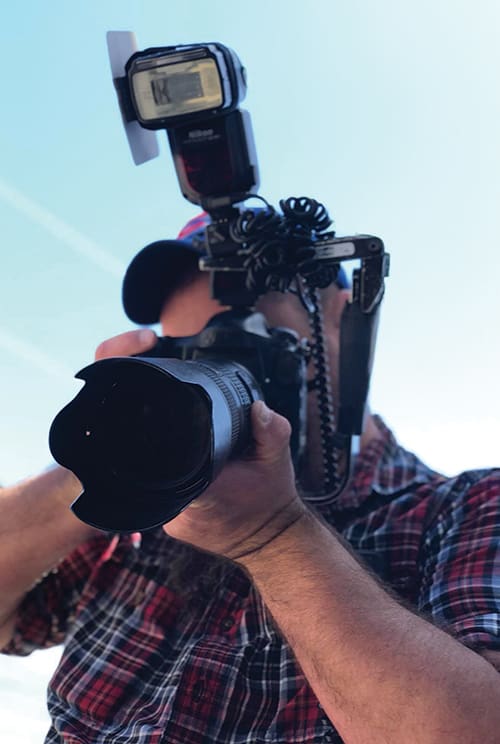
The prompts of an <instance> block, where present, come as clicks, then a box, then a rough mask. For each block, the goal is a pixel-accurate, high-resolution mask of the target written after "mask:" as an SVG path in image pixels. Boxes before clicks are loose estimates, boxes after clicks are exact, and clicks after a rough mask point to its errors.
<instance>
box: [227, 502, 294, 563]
mask: <svg viewBox="0 0 500 744" xmlns="http://www.w3.org/2000/svg"><path fill="white" fill-rule="evenodd" d="M308 515H309V511H308V509H307V507H306V505H305V504H304V502H303V501H301V499H300V498H299V497H298V496H297V497H296V498H294V499H293V501H291V502H290V503H289V504H287V505H286V506H284V507H283V508H282V509H280V510H279V511H278V512H276V514H274V515H273V516H272V517H271V518H270V519H269V520H268V521H267V522H265V523H264V524H263V525H262V527H260V528H259V530H257V531H256V532H255V533H254V534H253V535H251V536H250V537H249V538H248V539H247V540H245V543H244V544H243V545H239V546H236V547H235V549H234V551H231V553H232V554H230V555H228V556H227V557H228V558H230V559H231V560H233V561H236V562H237V563H239V564H240V565H242V566H243V567H244V568H246V569H247V570H249V571H251V567H252V566H253V565H255V564H256V563H260V562H261V561H262V560H268V558H269V557H270V556H272V555H273V554H275V553H277V552H279V551H280V550H281V549H282V546H284V545H285V544H286V543H287V542H288V537H289V533H290V531H291V530H292V529H293V528H294V527H295V526H296V525H297V524H298V523H299V522H300V521H301V520H303V519H304V518H305V517H307V516H308Z"/></svg>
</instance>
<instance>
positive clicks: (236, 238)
mask: <svg viewBox="0 0 500 744" xmlns="http://www.w3.org/2000/svg"><path fill="white" fill-rule="evenodd" d="M107 44H108V52H109V58H110V63H111V70H112V75H113V82H114V85H115V89H116V92H117V95H118V101H119V105H120V110H121V113H122V119H123V123H124V127H125V132H126V135H127V138H128V142H129V145H130V149H131V152H132V157H133V159H134V162H135V163H136V165H139V164H141V163H144V162H146V161H148V160H150V159H152V158H154V157H156V156H157V155H158V154H159V149H158V145H157V140H156V130H158V129H164V130H166V132H167V136H168V140H169V145H170V149H171V152H172V156H173V161H174V165H175V169H176V173H177V178H178V181H179V185H180V188H181V191H182V193H183V195H184V197H185V198H186V199H188V200H189V201H190V202H191V203H193V204H197V205H199V206H201V207H202V208H203V209H204V210H205V211H206V212H208V214H209V215H210V219H211V222H210V224H209V225H208V226H207V228H206V229H205V235H204V252H205V254H206V255H205V256H204V257H202V258H201V259H200V263H199V266H200V269H201V270H203V271H208V272H209V273H210V283H211V292H212V296H213V298H214V299H216V300H218V301H219V302H220V304H221V305H228V306H230V307H231V308H232V309H234V311H235V313H238V314H241V313H242V312H245V311H247V312H248V313H249V314H251V312H252V310H253V308H254V305H255V302H256V300H257V298H258V297H259V296H260V295H262V294H265V293H266V292H268V291H271V290H275V291H276V290H277V291H280V292H294V293H295V294H297V295H298V297H299V298H300V300H301V302H302V304H303V306H304V307H305V309H306V310H307V313H308V317H309V322H310V326H311V336H312V342H311V344H310V352H309V353H310V356H311V358H312V360H313V362H314V365H315V378H314V380H313V382H312V383H309V385H308V388H309V390H311V389H314V390H315V392H316V395H317V397H318V405H319V411H320V427H321V440H322V451H323V463H324V473H323V488H322V489H321V490H320V491H318V492H317V493H315V494H308V498H309V500H311V501H313V502H318V503H331V502H332V501H334V500H335V498H336V497H337V495H338V494H339V493H340V491H341V490H342V488H343V487H344V485H345V483H346V480H347V478H348V475H349V463H350V453H351V448H352V438H353V436H358V435H360V434H361V433H362V429H363V418H364V411H365V406H366V400H367V396H368V388H369V381H370V374H371V367H372V361H373V352H374V346H375V339H376V332H377V324H378V315H379V309H380V304H381V301H382V298H383V294H384V279H385V277H386V276H388V273H389V255H388V254H387V253H386V252H385V249H384V244H383V242H382V240H381V239H380V238H378V237H376V236H373V235H351V236H344V237H336V235H335V232H334V231H333V230H331V229H330V230H329V229H328V228H330V227H331V224H332V223H331V220H330V218H329V216H328V213H327V211H326V209H325V207H324V206H323V205H322V204H320V203H319V202H317V201H315V200H314V199H309V198H306V197H299V198H295V197H292V198H289V199H286V200H281V201H280V209H281V211H280V212H278V211H277V210H275V209H274V208H273V207H272V206H271V205H269V204H268V203H267V201H266V200H265V199H263V198H262V197H261V196H259V195H258V194H257V190H258V186H259V173H258V166H257V158H256V154H255V146H254V141H253V135H252V128H251V122H250V117H249V114H248V112H247V111H243V110H241V109H240V108H239V103H240V102H241V101H242V100H243V98H244V96H245V93H246V72H245V69H244V67H243V66H242V64H241V62H240V60H239V59H238V57H237V55H236V54H235V53H234V51H232V50H231V49H229V48H228V47H226V46H224V45H222V44H219V43H207V44H188V45H179V46H166V47H153V48H149V49H145V50H144V51H138V50H137V45H136V40H135V36H134V34H133V33H131V32H127V31H110V32H108V34H107ZM250 197H253V198H257V199H260V200H261V201H262V202H263V203H264V205H265V206H264V208H260V209H259V210H257V211H255V210H252V209H249V208H247V207H245V206H244V202H245V201H246V200H248V199H249V198H250ZM353 260H356V261H357V262H358V265H359V268H356V269H355V270H354V272H353V277H352V298H351V301H350V302H348V303H347V304H346V307H345V309H344V312H343V316H342V320H341V331H340V360H339V370H338V374H339V388H338V401H336V406H335V408H334V405H333V401H332V394H331V388H330V380H329V370H328V362H327V355H326V350H325V339H324V333H323V317H322V309H321V302H320V294H319V290H320V289H322V288H325V287H327V286H329V285H330V284H332V283H334V282H335V281H336V280H337V276H338V273H339V267H340V265H341V263H342V262H343V261H353ZM334 410H335V411H336V413H334ZM341 457H343V461H344V462H345V463H346V467H343V468H342V469H341V468H339V462H340V458H341ZM340 471H342V472H340Z"/></svg>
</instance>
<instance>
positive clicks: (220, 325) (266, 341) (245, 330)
mask: <svg viewBox="0 0 500 744" xmlns="http://www.w3.org/2000/svg"><path fill="white" fill-rule="evenodd" d="M140 358H142V359H148V358H172V359H173V358H175V359H181V360H183V361H194V362H198V363H203V362H214V361H216V362H228V361H230V362H231V363H232V364H239V365H241V366H242V367H244V368H245V369H246V370H248V371H249V372H250V374H251V375H252V377H253V378H254V380H255V383H256V385H257V387H258V389H259V390H260V391H261V397H262V399H263V400H265V402H266V404H267V405H268V406H269V407H270V408H272V409H273V410H274V411H277V412H278V413H280V414H281V415H282V416H285V418H287V419H288V421H289V422H290V425H291V427H292V432H291V437H290V451H291V455H292V460H293V462H294V465H295V468H296V470H297V469H298V468H299V464H300V460H301V458H302V456H303V454H304V449H305V442H306V402H307V383H306V367H307V363H308V361H309V358H310V349H309V346H308V344H307V342H306V341H305V339H301V338H300V337H299V336H298V334H296V333H295V332H294V331H292V330H290V329H289V328H269V327H268V326H267V323H266V319H265V318H264V316H263V315H262V314H261V313H251V312H247V311H245V310H243V311H237V310H227V311H225V312H222V313H219V314H218V315H216V316H215V317H214V318H212V320H210V321H209V323H208V324H207V325H206V326H205V328H204V329H203V330H202V331H201V332H200V333H198V334H197V335H195V336H186V337H182V338H172V337H169V336H164V337H163V338H161V339H159V340H158V342H157V344H156V345H155V346H154V347H153V348H152V349H151V350H150V351H148V352H146V353H142V354H141V355H140ZM245 415H246V417H248V415H249V408H247V410H246V411H245ZM249 428H250V427H249V424H248V422H247V430H249ZM248 443H249V442H248V439H247V440H246V442H245V445H248ZM234 454H237V451H235V452H234Z"/></svg>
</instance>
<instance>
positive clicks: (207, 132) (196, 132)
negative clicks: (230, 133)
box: [189, 129, 214, 139]
mask: <svg viewBox="0 0 500 744" xmlns="http://www.w3.org/2000/svg"><path fill="white" fill-rule="evenodd" d="M213 133H214V130H213V129H193V131H192V132H189V138H190V139H199V138H200V137H211V136H212V135H213Z"/></svg>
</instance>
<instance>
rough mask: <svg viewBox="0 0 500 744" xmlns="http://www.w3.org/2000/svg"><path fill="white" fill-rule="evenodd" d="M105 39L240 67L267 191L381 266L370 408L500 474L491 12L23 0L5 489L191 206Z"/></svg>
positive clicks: (436, 3)
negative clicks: (123, 105)
mask: <svg viewBox="0 0 500 744" xmlns="http://www.w3.org/2000/svg"><path fill="white" fill-rule="evenodd" d="M109 29H113V30H133V31H135V32H136V34H137V39H138V44H139V47H140V48H144V47H146V46H153V45H164V44H165V45H166V44H175V43H187V42H194V41H211V40H217V41H221V42H223V43H226V44H228V45H230V46H232V47H233V48H234V49H235V50H236V51H237V52H238V54H239V55H240V57H241V59H242V60H243V62H244V63H245V65H246V67H247V70H248V77H249V94H248V97H247V99H246V101H245V103H244V106H245V108H247V109H248V110H249V111H250V112H251V115H252V120H253V126H254V131H255V139H256V144H257V151H258V156H259V162H260V168H261V180H262V185H261V190H260V192H261V193H262V194H263V195H264V196H266V197H267V198H268V199H269V200H270V201H271V202H273V203H277V201H278V199H279V198H280V197H286V196H289V195H296V196H298V195H303V194H305V195H309V196H313V197H316V198H317V199H319V200H320V201H323V202H324V203H325V204H326V205H327V206H328V208H329V210H330V212H331V214H332V216H333V217H334V218H335V221H336V228H337V232H338V234H342V233H344V234H346V233H349V232H370V233H374V234H376V235H379V236H380V237H382V238H383V240H384V241H385V243H386V246H387V249H388V251H389V252H390V253H391V256H392V271H391V277H390V278H389V280H388V282H387V295H386V301H385V305H384V309H383V313H382V319H381V327H380V333H379V343H378V350H377V356H376V364H375V372H374V376H373V382H372V395H371V399H372V407H373V408H374V409H375V410H376V411H380V412H381V413H382V414H383V415H384V417H385V418H386V420H387V422H388V423H389V424H390V425H391V426H392V427H393V428H394V430H395V432H396V434H397V435H398V436H399V437H400V439H401V440H402V441H403V443H404V444H405V445H407V446H408V447H410V448H412V449H414V450H415V451H416V452H417V453H418V454H419V455H421V456H422V457H423V458H424V459H426V460H427V461H428V462H429V463H430V464H431V465H433V466H434V467H436V468H439V469H442V470H444V471H445V472H450V473H451V472H454V471H458V470H461V469H463V468H470V467H476V466H483V465H493V464H498V463H499V461H500V456H499V452H498V437H497V431H498V428H497V427H498V420H499V414H500V400H499V395H498V374H499V369H500V359H499V344H498V322H499V315H500V313H499V310H500V295H499V288H498V283H499V273H500V272H499V269H500V258H499V255H500V253H499V239H498V235H499V225H498V205H499V203H500V199H499V197H500V175H499V174H500V148H499V118H500V117H499V114H500V104H499V92H498V91H499V84H498V83H499V69H500V67H499V62H500V51H499V49H500V47H499V44H498V39H499V38H500V6H499V4H498V2H497V0H475V2H472V0H468V1H464V0H432V1H431V0H418V1H417V0H364V1H362V0H309V2H307V3H304V2H296V1H295V0H271V1H270V2H264V1H263V0H254V1H253V2H252V3H242V2H239V0H212V1H211V2H206V1H205V0H186V1H185V2H182V3H181V2H168V1H167V0H163V1H162V2H160V1H158V0H145V1H144V2H130V1H128V2H127V1H126V0H106V1H105V2H102V1H100V2H97V0H87V1H86V2H70V1H69V0H65V1H63V0H50V1H48V0H45V2H42V1H41V0H40V2H37V1H36V0H32V1H31V2H27V1H26V0H24V1H23V0H20V2H18V3H16V4H14V3H4V4H3V6H2V10H1V11H0V80H1V85H0V92H1V96H2V117H1V118H0V148H1V159H0V225H1V236H2V250H1V259H2V268H1V271H0V308H1V314H0V354H1V366H0V370H1V385H0V412H1V414H0V416H1V418H0V482H3V483H9V482H12V481H14V480H17V479H18V478H20V477H22V476H24V475H27V474H29V473H32V472H36V471H37V470H38V469H40V468H41V467H44V466H45V465H46V464H48V463H49V462H50V455H49V452H48V448H47V444H46V440H47V432H48V428H49V425H50V422H51V421H52V419H53V417H54V415H55V414H56V413H57V411H58V410H59V409H60V408H61V407H62V406H63V405H64V404H65V403H66V402H67V401H68V400H69V399H70V398H71V397H72V396H73V395H74V393H75V392H76V390H77V389H78V384H77V383H76V382H75V381H74V380H73V379H72V375H73V374H74V373H75V372H76V371H77V370H78V369H80V368H81V367H82V366H84V365H85V364H87V363H88V362H89V361H90V360H91V359H92V357H93V351H94V348H95V346H96V345H97V344H98V343H99V341H100V340H102V339H103V338H105V337H108V336H110V335H114V334H115V333H118V332H121V331H123V330H127V329H128V328H130V327H131V325H130V323H129V321H128V320H127V319H126V317H125V315H124V313H123V311H122V309H121V304H120V290H121V277H122V273H123V269H124V267H125V266H126V265H127V264H128V262H129V261H130V259H131V258H132V257H133V256H134V255H135V253H136V252H137V251H138V250H139V249H140V248H141V247H142V246H143V245H145V244H146V243H148V242H150V241H152V240H156V239H159V238H162V237H173V236H175V234H176V233H177V231H178V229H179V228H180V227H181V226H182V224H183V223H184V222H185V221H186V220H187V219H188V218H189V217H191V216H192V215H193V214H195V213H196V208H195V207H193V206H192V205H190V204H188V203H187V202H186V201H184V199H183V198H182V196H181V195H180V192H179V189H178V186H177V182H176V177H175V173H174V169H173V165H172V162H171V158H170V152H169V150H168V146H167V143H166V137H165V135H163V136H161V138H160V139H161V156H160V158H158V159H157V160H155V161H153V162H151V163H148V164H145V165H143V166H141V167H139V168H137V167H135V166H134V165H133V163H132V159H131V156H130V153H129V151H128V146H127V143H126V139H125V135H124V132H123V129H122V126H121V120H120V115H119V112H118V107H117V103H116V100H115V93H114V89H113V86H112V82H111V76H110V71H109V63H108V59H107V51H106V44H105V33H106V31H107V30H109ZM37 658H38V657H37V655H35V657H34V660H35V661H33V662H29V663H32V664H34V665H35V666H33V667H32V670H34V669H35V667H36V665H37V664H38V661H37ZM9 669H10V666H9ZM43 669H44V670H45V667H43ZM33 673H34V672H33ZM9 674H10V672H9ZM43 674H45V672H43ZM43 674H42V677H43ZM6 684H7V683H6ZM8 684H9V688H11V685H10V682H9V683H8ZM20 700H21V702H20V705H21V707H22V706H24V705H25V703H26V701H25V700H24V699H23V698H20ZM30 704H31V703H30ZM9 705H10V704H9ZM5 725H8V723H7V724H5V723H4V726H5ZM37 725H38V724H36V725H35V728H36V726H37ZM0 733H1V732H0ZM27 736H28V738H27V739H26V741H28V739H29V736H30V734H29V733H28V734H27ZM29 740H30V741H31V739H29ZM40 740H41V736H39V737H38V738H37V739H35V738H33V741H40ZM16 741H20V740H19V739H18V738H16Z"/></svg>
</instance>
